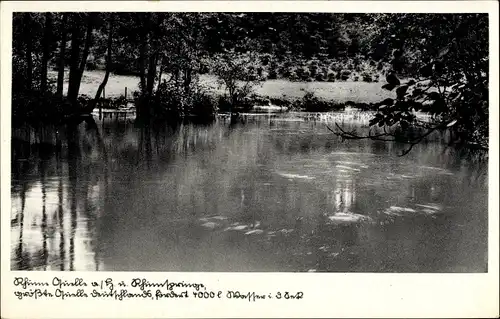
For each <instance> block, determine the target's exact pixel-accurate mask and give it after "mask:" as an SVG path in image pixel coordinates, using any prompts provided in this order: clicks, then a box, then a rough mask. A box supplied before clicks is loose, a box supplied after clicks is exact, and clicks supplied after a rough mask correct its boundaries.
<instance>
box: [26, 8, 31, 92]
mask: <svg viewBox="0 0 500 319" xmlns="http://www.w3.org/2000/svg"><path fill="white" fill-rule="evenodd" d="M31 39H32V36H31V14H30V13H29V12H26V13H25V14H24V41H26V90H27V91H31V88H32V86H33V83H32V80H33V59H32V57H31V53H32V47H31Z"/></svg>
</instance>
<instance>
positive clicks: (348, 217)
mask: <svg viewBox="0 0 500 319" xmlns="http://www.w3.org/2000/svg"><path fill="white" fill-rule="evenodd" d="M328 219H330V220H331V221H333V222H340V223H357V222H370V221H372V218H371V217H369V216H365V215H361V214H355V213H336V214H335V215H332V216H328Z"/></svg>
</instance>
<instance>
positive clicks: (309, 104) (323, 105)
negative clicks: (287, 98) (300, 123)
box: [292, 91, 343, 112]
mask: <svg viewBox="0 0 500 319" xmlns="http://www.w3.org/2000/svg"><path fill="white" fill-rule="evenodd" d="M297 104H300V109H302V110H303V111H306V112H328V111H333V110H341V109H343V105H341V104H336V103H334V102H329V101H325V100H323V99H319V98H318V97H316V96H315V95H314V92H311V91H307V92H306V93H305V94H304V96H303V97H302V100H301V101H299V102H295V105H294V104H293V103H292V107H295V108H297Z"/></svg>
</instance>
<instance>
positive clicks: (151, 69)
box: [146, 52, 158, 96]
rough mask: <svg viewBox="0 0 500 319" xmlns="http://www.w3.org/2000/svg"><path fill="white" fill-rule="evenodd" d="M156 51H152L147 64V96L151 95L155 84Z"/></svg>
mask: <svg viewBox="0 0 500 319" xmlns="http://www.w3.org/2000/svg"><path fill="white" fill-rule="evenodd" d="M157 57H158V53H157V52H154V53H153V54H151V55H150V56H149V66H148V82H147V91H146V93H147V94H148V96H152V95H153V87H154V84H155V78H156V63H157Z"/></svg>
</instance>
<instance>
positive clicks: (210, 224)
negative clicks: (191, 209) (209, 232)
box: [201, 222, 219, 229]
mask: <svg viewBox="0 0 500 319" xmlns="http://www.w3.org/2000/svg"><path fill="white" fill-rule="evenodd" d="M201 226H202V227H205V228H208V229H215V228H216V227H217V226H219V225H218V224H217V223H214V222H206V223H204V224H202V225H201Z"/></svg>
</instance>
